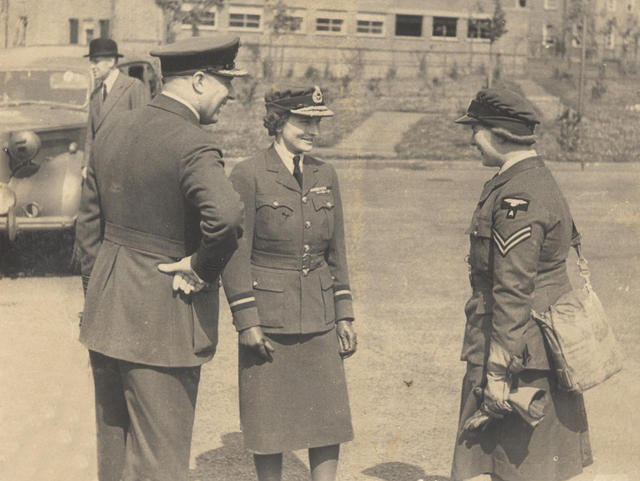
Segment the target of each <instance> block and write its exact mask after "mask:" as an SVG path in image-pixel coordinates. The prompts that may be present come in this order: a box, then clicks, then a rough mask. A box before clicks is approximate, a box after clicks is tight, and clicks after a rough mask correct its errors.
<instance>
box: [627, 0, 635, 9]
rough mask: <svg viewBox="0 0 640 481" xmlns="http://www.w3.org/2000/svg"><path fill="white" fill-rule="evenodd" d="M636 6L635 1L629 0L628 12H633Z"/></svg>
mask: <svg viewBox="0 0 640 481" xmlns="http://www.w3.org/2000/svg"><path fill="white" fill-rule="evenodd" d="M635 5H636V2H635V0H627V11H629V12H630V11H632V10H633V9H634V7H635Z"/></svg>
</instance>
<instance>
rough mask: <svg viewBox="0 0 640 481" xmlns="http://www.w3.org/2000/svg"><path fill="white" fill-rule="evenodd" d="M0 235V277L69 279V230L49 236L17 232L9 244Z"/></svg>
mask: <svg viewBox="0 0 640 481" xmlns="http://www.w3.org/2000/svg"><path fill="white" fill-rule="evenodd" d="M2 236H4V233H3V232H0V277H22V276H41V275H56V276H63V275H71V274H74V273H77V266H74V265H72V253H73V241H74V233H73V230H72V229H69V230H63V231H52V232H20V233H19V234H18V237H17V238H16V240H15V241H14V242H9V241H8V240H7V239H6V238H4V237H2Z"/></svg>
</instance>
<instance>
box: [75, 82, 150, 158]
mask: <svg viewBox="0 0 640 481" xmlns="http://www.w3.org/2000/svg"><path fill="white" fill-rule="evenodd" d="M101 86H102V84H100V85H99V86H98V87H97V88H96V89H95V90H94V91H93V92H91V96H90V98H89V117H88V120H87V133H86V137H85V143H84V156H85V157H84V158H85V163H86V162H87V161H88V158H89V154H90V152H91V147H92V145H93V140H94V139H95V138H96V134H97V133H98V129H99V128H100V127H101V126H102V124H103V123H104V121H105V120H106V119H107V118H108V117H110V116H111V115H113V114H115V113H117V112H121V111H123V110H133V109H137V108H140V107H142V106H144V105H146V104H147V103H148V102H149V100H150V99H151V94H150V93H149V89H147V88H146V87H145V86H144V84H143V83H142V82H141V81H140V80H138V79H137V78H133V77H129V76H128V75H125V74H123V73H122V72H120V73H119V74H118V76H117V77H116V81H115V82H114V83H113V86H112V87H111V91H110V92H109V95H107V98H106V100H105V101H104V102H103V101H102V89H101Z"/></svg>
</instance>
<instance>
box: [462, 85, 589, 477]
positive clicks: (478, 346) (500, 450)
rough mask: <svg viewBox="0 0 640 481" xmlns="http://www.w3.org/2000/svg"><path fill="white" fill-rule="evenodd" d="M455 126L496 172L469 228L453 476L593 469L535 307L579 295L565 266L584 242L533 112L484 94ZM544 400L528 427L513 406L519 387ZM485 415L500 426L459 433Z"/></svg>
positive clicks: (504, 96) (506, 94) (515, 99)
mask: <svg viewBox="0 0 640 481" xmlns="http://www.w3.org/2000/svg"><path fill="white" fill-rule="evenodd" d="M456 122H457V123H460V124H465V125H469V126H471V129H472V130H473V136H472V144H473V145H474V146H475V147H477V149H478V150H479V151H480V154H481V156H482V163H483V164H484V165H486V166H490V167H497V168H498V173H497V174H496V175H495V176H494V177H493V178H492V179H491V180H489V181H488V182H487V183H486V184H485V185H484V189H483V191H482V194H481V196H480V199H479V201H478V204H477V207H476V209H475V212H474V213H473V217H472V219H471V226H470V228H469V234H470V244H471V245H470V251H469V258H468V259H469V269H470V280H471V287H472V289H473V294H472V296H471V298H470V299H469V300H468V301H467V304H466V306H465V312H466V315H467V323H466V327H465V334H464V343H463V347H462V360H463V361H466V363H467V372H466V375H465V377H464V381H463V384H462V402H461V410H460V430H459V433H458V438H457V440H456V446H455V452H454V458H453V468H452V478H453V479H454V480H456V481H460V480H471V479H473V480H492V479H493V480H502V481H559V480H564V479H568V478H570V477H572V476H576V475H578V474H579V473H580V472H582V468H583V466H586V465H588V464H590V463H591V462H592V459H591V445H590V442H589V432H588V426H587V417H586V413H585V408H584V400H583V397H582V395H581V394H575V393H569V392H566V391H561V390H559V389H558V387H557V382H556V377H555V373H554V371H553V366H551V365H550V363H549V359H548V357H547V351H546V348H545V342H544V339H543V335H542V332H541V330H540V328H539V327H538V325H537V323H536V321H535V320H534V319H533V318H532V317H531V310H532V309H534V310H535V311H538V312H544V311H546V310H547V309H548V308H549V307H550V306H551V305H552V304H554V302H555V301H556V300H557V299H558V298H559V297H560V296H561V295H562V294H564V293H566V292H568V291H570V290H571V284H570V283H569V278H568V276H567V270H566V260H567V256H568V254H569V249H570V246H571V243H572V239H573V240H576V239H575V237H576V235H577V233H576V231H575V229H574V228H573V221H572V217H571V213H570V211H569V206H568V204H567V202H566V200H565V198H564V196H563V195H562V192H561V191H560V188H559V187H558V184H557V183H556V181H555V180H554V178H553V176H552V175H551V172H550V171H549V169H548V168H547V167H546V166H545V164H544V162H543V161H542V159H541V158H540V157H539V156H538V154H537V152H536V151H535V149H534V147H533V144H534V143H535V135H534V130H535V127H536V124H538V123H539V121H538V120H537V118H536V114H535V111H534V108H533V106H532V105H531V104H530V103H529V102H528V101H527V100H526V99H524V98H522V97H521V96H520V95H518V94H517V93H514V92H511V91H509V90H505V89H486V90H481V91H480V92H478V94H477V95H476V97H475V99H474V100H472V102H471V105H470V106H469V108H468V110H467V113H466V115H464V116H463V117H461V118H459V119H458V120H456ZM523 387H534V388H539V389H542V390H544V391H545V392H546V394H547V399H546V402H545V403H544V405H543V406H544V408H543V410H542V413H541V414H543V416H544V417H543V418H542V421H540V422H539V424H538V425H537V426H535V427H532V426H530V425H529V424H528V423H526V422H525V421H524V420H523V419H522V418H521V417H520V416H519V415H518V414H516V413H515V411H514V410H513V409H512V405H511V404H510V402H509V394H510V393H511V391H512V390H514V389H516V388H523ZM478 410H481V411H482V412H484V413H485V414H487V415H488V416H489V418H491V419H492V420H493V421H492V422H490V423H489V424H488V425H486V426H484V427H483V428H481V429H477V430H475V431H474V430H467V431H464V430H463V429H462V428H463V426H464V425H465V423H466V422H467V421H468V420H469V419H470V418H471V416H472V415H474V413H476V412H477V411H478Z"/></svg>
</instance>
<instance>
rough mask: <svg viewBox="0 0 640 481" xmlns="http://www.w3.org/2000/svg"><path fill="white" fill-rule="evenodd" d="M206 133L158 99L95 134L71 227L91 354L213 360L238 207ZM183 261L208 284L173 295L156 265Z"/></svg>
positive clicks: (170, 361)
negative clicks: (84, 284) (221, 280)
mask: <svg viewBox="0 0 640 481" xmlns="http://www.w3.org/2000/svg"><path fill="white" fill-rule="evenodd" d="M210 135H211V134H209V133H207V132H205V131H204V130H202V129H201V128H200V127H199V125H198V120H197V118H196V116H195V115H194V114H193V113H192V112H191V111H190V109H189V108H187V107H186V106H185V105H183V104H181V103H180V102H177V101H176V100H173V99H170V98H168V97H166V96H164V95H159V96H158V97H156V98H155V99H154V100H153V101H152V102H151V103H150V104H148V105H147V106H145V107H143V108H141V109H138V110H136V111H132V112H123V113H120V114H118V115H117V116H116V117H115V118H114V122H109V124H107V125H105V126H104V128H103V129H101V130H100V132H99V134H98V136H97V138H96V141H95V143H94V146H93V151H92V156H91V159H90V162H89V166H88V171H87V178H86V182H85V185H84V187H83V194H82V202H81V208H80V214H79V217H78V223H77V231H76V232H77V234H76V235H77V239H78V245H79V248H80V255H81V265H82V274H83V276H84V277H85V278H88V279H89V281H88V289H87V293H86V299H85V308H84V316H83V321H82V325H81V328H80V340H81V342H82V343H84V344H85V345H86V346H87V348H89V349H91V350H94V351H98V352H100V353H102V354H105V355H107V356H111V357H114V358H117V359H122V360H126V361H132V362H138V363H143V364H149V365H156V366H170V367H175V366H196V365H199V364H202V363H203V362H205V361H207V360H209V359H211V357H212V356H213V352H214V350H215V346H216V342H217V321H218V275H219V273H220V271H221V270H222V268H223V267H224V265H225V264H226V262H227V261H228V259H229V258H230V256H231V254H232V253H233V251H234V250H235V249H236V247H237V239H238V237H239V236H240V235H241V223H242V204H241V202H240V200H239V197H238V194H237V193H236V192H235V190H234V189H233V187H232V185H231V183H230V182H229V180H228V179H227V177H226V176H225V172H224V166H223V163H222V160H221V154H220V151H219V150H217V149H216V148H215V147H214V146H213V145H212V141H211V136H210ZM184 256H192V261H191V262H192V267H193V269H194V270H195V271H196V272H197V274H198V275H199V276H200V277H201V278H202V279H204V280H205V281H208V282H209V283H210V287H208V288H205V289H204V290H202V291H200V292H198V293H195V294H191V295H190V296H181V295H176V294H174V293H173V292H172V276H170V275H167V274H163V273H161V272H159V271H158V269H157V265H158V264H160V263H166V262H173V261H175V260H177V259H180V258H182V257H184Z"/></svg>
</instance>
